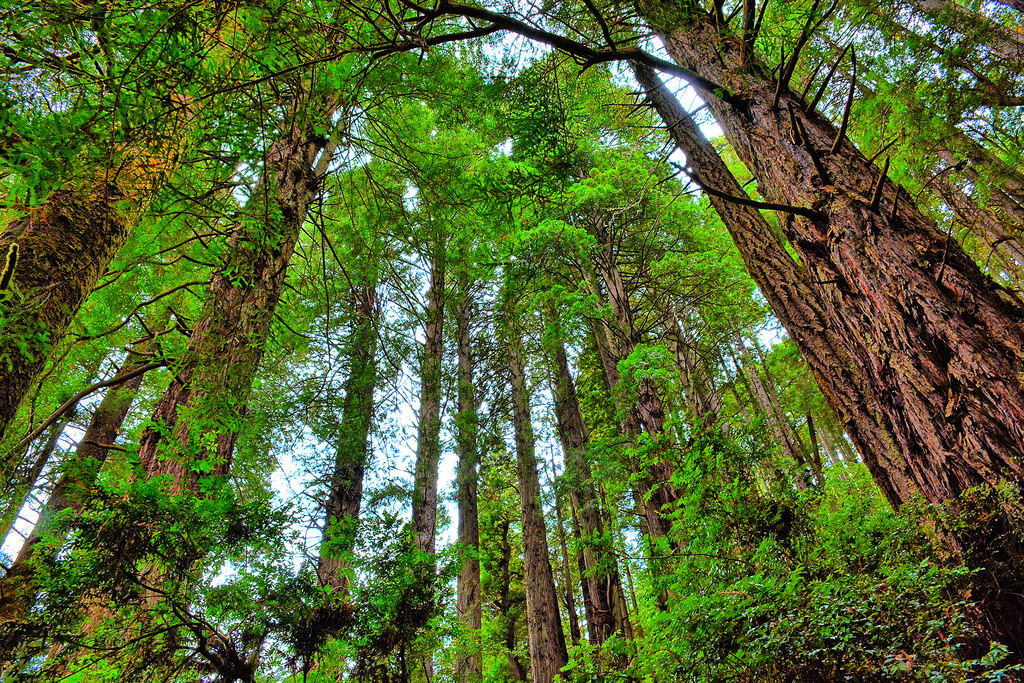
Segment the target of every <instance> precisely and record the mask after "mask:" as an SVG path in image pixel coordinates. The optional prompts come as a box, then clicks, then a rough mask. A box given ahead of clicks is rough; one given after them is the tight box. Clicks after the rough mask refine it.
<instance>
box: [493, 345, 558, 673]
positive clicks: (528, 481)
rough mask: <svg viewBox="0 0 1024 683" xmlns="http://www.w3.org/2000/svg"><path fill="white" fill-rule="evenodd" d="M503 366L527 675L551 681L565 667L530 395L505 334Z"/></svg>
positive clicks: (518, 357)
mask: <svg viewBox="0 0 1024 683" xmlns="http://www.w3.org/2000/svg"><path fill="white" fill-rule="evenodd" d="M507 334H508V335H509V343H508V349H507V351H508V367H509V372H510V374H511V378H512V386H511V391H512V421H513V424H514V427H515V442H516V470H517V472H518V476H519V509H520V512H521V515H522V525H523V586H524V588H525V591H526V614H527V624H528V627H529V636H530V677H531V679H532V680H533V683H551V681H553V680H554V678H555V676H557V675H558V674H559V673H560V671H561V669H562V667H564V666H565V665H566V664H568V663H569V655H568V653H567V652H566V649H565V634H564V633H563V632H562V622H561V619H560V618H559V613H558V597H557V594H556V593H555V578H554V575H553V574H552V571H551V561H550V559H549V557H548V539H547V531H546V530H545V525H544V511H543V509H542V508H541V502H540V478H539V476H538V474H537V456H536V453H535V451H534V439H533V424H532V423H531V420H530V403H529V392H528V389H527V386H526V375H525V371H524V368H523V361H522V357H521V354H522V341H521V340H520V339H518V338H517V334H516V333H515V332H512V331H511V330H507Z"/></svg>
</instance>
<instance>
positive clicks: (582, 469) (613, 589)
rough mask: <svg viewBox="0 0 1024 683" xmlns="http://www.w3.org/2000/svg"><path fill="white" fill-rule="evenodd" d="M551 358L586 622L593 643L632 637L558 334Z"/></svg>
mask: <svg viewBox="0 0 1024 683" xmlns="http://www.w3.org/2000/svg"><path fill="white" fill-rule="evenodd" d="M552 308H553V307H552ZM556 315H557V314H556V312H555V311H554V310H552V309H549V310H548V316H549V317H550V318H551V319H552V322H555V323H557V318H556V317H555V316H556ZM552 356H553V360H554V365H555V386H554V392H553V393H554V399H555V420H556V424H557V429H558V437H559V440H560V441H561V445H562V452H563V455H564V461H565V473H566V480H567V481H568V490H569V497H570V503H571V504H572V507H573V510H574V511H575V515H576V516H577V517H578V519H579V523H580V531H581V535H582V537H583V539H582V540H583V543H582V553H581V555H582V558H583V564H584V566H585V568H586V574H585V575H584V574H581V579H582V583H583V595H584V597H585V598H586V599H585V604H589V606H590V609H588V611H587V626H588V629H589V630H590V632H591V641H592V642H593V643H595V644H601V643H603V642H604V641H605V640H607V639H608V638H609V637H611V635H612V634H613V633H615V632H616V631H619V632H621V633H622V634H623V636H624V637H626V638H631V637H632V635H633V628H632V624H631V623H630V621H629V617H628V614H627V612H628V611H627V610H626V605H625V597H624V595H623V592H622V584H621V581H620V579H619V571H618V567H617V561H616V558H615V552H614V549H613V548H609V547H607V545H606V544H605V543H604V540H603V539H604V538H605V533H604V521H603V519H602V512H601V505H600V500H599V498H598V495H597V489H596V487H595V486H594V482H593V473H592V471H591V469H590V463H589V462H588V460H587V452H586V451H587V446H588V445H589V443H590V435H589V434H588V433H587V426H586V423H584V421H583V413H582V411H581V410H580V404H579V398H578V396H577V394H576V383H575V382H574V381H573V378H572V373H571V372H570V370H569V359H568V357H567V355H566V352H565V345H564V344H563V343H562V342H561V338H560V337H559V339H558V341H557V342H556V343H555V344H554V353H553V354H552Z"/></svg>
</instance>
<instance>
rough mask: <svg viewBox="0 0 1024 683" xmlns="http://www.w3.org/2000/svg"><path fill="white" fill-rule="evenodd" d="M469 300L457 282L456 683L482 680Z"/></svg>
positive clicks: (465, 288) (462, 283)
mask: <svg viewBox="0 0 1024 683" xmlns="http://www.w3.org/2000/svg"><path fill="white" fill-rule="evenodd" d="M471 306H472V300H471V298H470V295H469V282H468V279H467V278H465V277H462V278H460V280H459V294H458V300H457V306H456V307H455V327H456V347H457V355H458V363H459V370H458V382H459V386H458V402H459V412H458V415H456V418H455V449H456V451H457V453H458V456H459V464H458V470H457V472H456V479H457V482H458V491H457V493H456V496H457V502H458V508H459V538H458V542H459V545H460V546H462V547H463V548H464V549H465V556H464V558H463V561H462V565H461V566H460V567H459V576H458V585H457V589H456V591H457V599H456V612H457V614H458V617H459V621H460V623H462V625H463V626H465V628H466V629H467V630H468V631H469V638H470V645H469V647H468V648H466V649H465V650H463V651H460V652H459V653H458V656H457V657H456V660H455V677H456V680H457V681H459V683H463V682H465V683H474V682H476V681H480V680H481V679H482V677H483V663H482V661H481V653H480V635H481V632H480V631H481V628H483V603H482V597H481V596H482V592H481V584H480V554H479V553H480V523H479V519H478V511H477V509H478V505H477V480H478V471H477V469H478V465H479V460H480V457H479V452H480V451H479V448H480V447H479V444H478V442H477V433H478V426H479V422H480V418H479V414H478V412H477V400H476V392H475V385H474V383H473V348H472V343H471V339H472V337H471V333H470V332H471V330H470V322H471V320H470V317H471Z"/></svg>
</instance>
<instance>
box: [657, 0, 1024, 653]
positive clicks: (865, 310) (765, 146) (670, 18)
mask: <svg viewBox="0 0 1024 683" xmlns="http://www.w3.org/2000/svg"><path fill="white" fill-rule="evenodd" d="M640 7H641V11H642V12H643V13H644V15H645V16H646V17H647V18H648V19H649V20H650V22H651V24H652V27H653V28H654V29H655V30H656V31H658V32H659V33H661V34H662V35H663V37H664V40H665V44H666V48H667V50H668V52H669V54H670V55H671V56H672V58H673V59H674V60H675V61H676V62H677V63H679V64H680V65H681V66H683V67H685V68H688V69H690V70H692V71H694V72H697V73H699V74H701V75H702V76H703V77H705V78H707V79H709V80H711V81H714V82H716V83H719V84H720V85H721V86H722V87H723V88H725V91H721V92H719V93H718V95H723V96H726V97H727V99H722V98H721V97H719V96H718V95H716V94H715V93H709V92H705V93H702V94H703V96H704V97H705V98H706V99H707V101H708V105H709V107H710V109H711V111H712V113H713V114H714V116H715V118H716V120H717V121H718V122H719V124H720V125H721V126H722V128H723V130H724V132H725V135H726V137H727V139H728V140H729V141H730V143H731V144H732V146H733V147H734V148H735V149H736V151H737V153H738V155H739V157H740V158H741V159H742V160H743V162H744V163H745V164H746V165H747V167H748V168H750V170H751V171H752V172H753V174H754V176H755V177H756V178H757V180H758V184H759V188H760V191H761V192H762V194H763V195H764V196H765V197H766V198H767V199H769V200H771V201H774V202H778V203H785V204H788V205H791V206H795V207H800V209H799V210H800V211H801V212H803V215H794V214H792V213H790V214H788V215H787V220H786V221H785V230H786V232H787V237H789V240H790V242H791V243H792V244H793V247H794V249H795V250H796V251H797V253H798V254H799V256H800V258H801V259H802V261H803V262H804V264H805V265H806V267H807V269H808V271H809V273H810V274H811V282H812V283H814V284H813V286H814V287H815V288H817V289H818V290H819V291H820V292H821V298H824V299H827V300H829V301H830V302H831V303H832V308H833V311H834V312H835V315H832V316H830V321H831V322H832V324H833V325H834V326H835V329H836V331H837V332H838V334H839V336H840V338H841V339H842V340H843V341H844V342H845V344H846V349H847V351H848V353H847V354H846V355H847V358H848V359H850V360H852V361H853V363H854V364H855V367H856V368H857V371H858V373H859V374H860V376H861V377H862V378H863V379H864V380H866V381H867V383H868V387H869V389H870V391H869V392H866V398H868V399H869V400H870V403H869V404H868V405H869V406H870V407H871V409H872V410H873V411H874V412H876V413H878V414H882V415H885V416H886V418H887V422H888V423H889V424H890V425H891V426H892V428H893V430H894V432H895V435H896V437H897V441H896V445H897V446H898V453H899V454H901V456H902V459H903V460H904V462H906V464H907V465H909V474H910V482H911V484H912V486H911V489H910V490H911V491H916V492H920V493H921V494H922V495H924V496H925V498H926V499H928V500H930V501H932V502H937V503H946V502H949V501H951V500H953V499H955V498H956V497H957V496H958V495H959V494H960V493H962V492H964V491H966V490H967V489H969V488H972V487H976V486H979V485H996V484H999V483H1001V482H1005V481H1011V482H1015V483H1019V482H1021V479H1022V476H1021V475H1022V474H1024V384H1022V383H1021V381H1020V377H1022V376H1024V324H1022V322H1021V321H1022V320H1024V306H1022V304H1021V302H1020V300H1019V299H1017V298H1016V297H1014V296H1012V295H1011V294H1009V293H1008V292H1007V291H1006V290H1004V289H1003V288H1001V287H999V286H998V285H996V284H995V283H994V282H992V281H991V280H990V279H989V278H988V277H987V276H985V275H983V274H982V273H981V271H980V270H979V269H978V267H977V265H976V264H975V263H974V262H973V261H971V260H970V259H969V258H968V257H967V255H966V254H964V252H963V251H962V250H961V249H960V248H959V246H958V245H957V244H956V243H955V242H953V241H952V240H949V239H947V238H946V236H945V235H943V234H942V233H940V232H939V231H938V230H936V228H935V226H934V224H933V223H931V222H930V221H928V220H927V219H926V218H925V217H924V216H922V214H921V213H920V212H919V211H918V210H917V208H916V207H915V206H914V204H913V201H912V199H911V198H910V197H909V196H908V195H907V193H906V192H905V191H903V190H902V188H899V187H897V186H896V185H895V184H894V183H892V182H891V181H888V180H887V179H885V178H882V179H881V181H879V169H877V168H876V167H875V166H874V165H873V164H871V163H869V162H868V160H867V159H866V158H865V157H864V156H863V155H862V154H860V152H859V151H857V150H856V149H855V148H854V147H853V146H852V145H851V144H850V143H849V141H848V140H844V139H842V137H840V138H839V140H838V143H839V144H836V145H835V147H834V148H835V150H836V151H835V152H834V153H832V152H830V149H832V148H833V144H834V140H836V138H837V131H836V128H835V127H834V126H833V125H832V124H831V123H830V122H829V121H827V120H825V119H824V118H823V117H821V116H819V115H817V114H816V113H815V112H811V113H809V114H805V113H804V112H803V107H802V102H801V101H800V99H799V97H798V96H796V95H794V94H792V93H790V92H789V91H788V90H787V89H786V88H782V89H781V92H780V93H779V97H778V106H773V102H774V101H775V99H776V97H775V96H776V84H775V83H773V82H772V80H771V78H770V77H769V75H768V73H767V71H766V70H765V69H764V68H763V67H761V66H760V65H758V64H754V63H747V62H746V61H745V58H744V55H745V54H746V51H745V50H743V49H741V45H740V43H738V42H737V43H733V42H730V41H728V40H723V39H722V36H721V34H720V33H719V31H718V29H716V28H715V26H714V23H713V19H712V18H711V17H710V16H706V15H704V14H703V13H702V12H699V11H697V10H694V9H692V8H691V9H688V10H684V15H683V16H680V12H679V9H678V8H676V7H672V6H668V5H661V4H657V3H645V4H642V5H641V6H640ZM726 91H727V93H726ZM863 455H864V459H865V462H866V463H868V466H869V468H870V469H871V470H872V472H873V473H875V472H878V471H879V470H880V469H882V470H885V471H886V474H889V473H890V469H889V468H888V467H887V466H886V465H882V463H880V458H879V453H878V452H877V451H874V450H873V449H872V450H869V451H868V452H864V453H863ZM880 465H882V466H881V467H880ZM903 471H904V468H903V467H902V466H901V467H898V468H896V472H897V473H898V474H900V475H902V474H903ZM888 478H889V477H880V479H881V480H882V483H883V489H885V488H887V486H886V484H887V483H888V482H886V479H888ZM894 502H899V500H896V501H894ZM958 540H959V542H960V545H961V546H967V545H973V543H974V541H973V539H970V538H960V539H958ZM1005 550H1006V552H1008V553H1010V554H1011V555H1013V556H1014V557H1016V556H1017V555H1018V551H1017V550H1016V549H1015V548H1011V547H1010V546H1007V547H1006V548H1005ZM990 597H991V596H987V597H983V598H982V599H983V601H988V599H989V598H990ZM988 606H989V611H988V618H989V619H991V620H992V621H991V623H990V624H989V628H991V629H992V631H993V632H994V633H997V634H998V636H999V638H1000V639H1003V640H1004V642H1007V644H1008V645H1010V647H1011V648H1012V649H1014V650H1016V651H1018V652H1021V651H1024V628H1022V626H1021V624H1020V621H1019V618H1017V617H1012V618H1011V617H1010V615H1009V613H1008V612H1009V611H1011V610H1013V612H1014V614H1017V613H1019V612H1017V611H1016V608H1011V607H1009V606H1007V605H1005V604H1004V605H1003V606H1002V607H1001V608H997V607H995V606H994V603H992V602H988Z"/></svg>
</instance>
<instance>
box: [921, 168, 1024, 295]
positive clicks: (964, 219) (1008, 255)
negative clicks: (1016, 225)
mask: <svg viewBox="0 0 1024 683" xmlns="http://www.w3.org/2000/svg"><path fill="white" fill-rule="evenodd" d="M932 186H933V187H934V188H935V192H936V194H938V196H939V197H940V198H941V199H942V201H943V203H944V204H945V205H946V206H947V207H949V209H950V210H951V211H952V212H953V214H954V215H955V216H956V217H957V220H959V221H960V222H961V223H962V224H963V225H964V226H965V227H967V229H968V230H970V231H971V233H972V234H974V235H975V236H976V237H977V239H978V240H979V241H980V242H981V243H982V244H984V245H986V246H988V247H989V249H990V250H991V256H994V257H995V260H996V264H995V265H994V267H990V268H989V271H993V270H994V271H996V272H1003V273H1005V275H1004V279H1005V280H1009V281H1010V283H1011V284H1013V285H1016V286H1018V287H1019V286H1021V281H1022V279H1024V242H1022V240H1021V238H1020V237H1018V236H1017V235H1014V234H1013V233H1011V232H1010V231H1009V230H1007V228H1006V225H1005V224H1004V223H1003V222H1002V221H1000V220H999V219H998V218H997V217H996V216H995V215H993V214H992V213H991V212H990V211H988V210H986V209H983V208H981V207H980V206H979V205H978V203H977V202H976V201H975V199H974V198H973V197H971V196H969V195H968V194H967V193H966V192H964V190H963V189H962V188H961V187H960V186H959V185H957V184H956V183H955V182H953V181H952V180H951V179H950V178H948V177H946V176H945V175H940V176H938V177H936V178H935V179H934V181H933V182H932ZM994 191H995V192H999V190H998V189H997V188H996V189H995V190H994Z"/></svg>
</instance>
